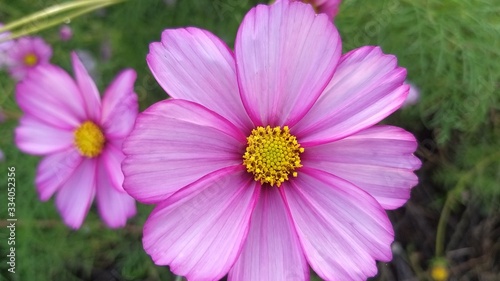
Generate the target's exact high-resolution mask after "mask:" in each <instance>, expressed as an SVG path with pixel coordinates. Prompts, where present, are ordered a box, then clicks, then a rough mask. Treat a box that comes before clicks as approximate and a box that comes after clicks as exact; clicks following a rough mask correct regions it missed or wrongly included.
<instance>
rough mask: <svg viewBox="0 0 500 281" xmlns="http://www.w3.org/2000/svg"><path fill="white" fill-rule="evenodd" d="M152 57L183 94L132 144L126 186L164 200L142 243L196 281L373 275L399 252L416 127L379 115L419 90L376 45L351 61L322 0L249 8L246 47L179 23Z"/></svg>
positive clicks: (159, 108) (159, 75)
mask: <svg viewBox="0 0 500 281" xmlns="http://www.w3.org/2000/svg"><path fill="white" fill-rule="evenodd" d="M147 61H148V64H149V66H150V68H151V71H152V73H153V75H154V76H155V78H156V80H157V81H158V82H159V83H160V85H161V86H162V87H163V88H164V89H165V90H166V91H167V92H168V93H169V95H170V96H171V97H173V98H172V99H168V100H165V101H161V102H159V103H157V104H155V105H153V106H151V107H150V108H149V109H147V110H146V111H144V112H143V113H141V114H140V115H139V116H138V118H137V120H136V124H135V127H134V129H133V130H132V132H131V134H130V135H129V137H127V139H126V140H125V142H124V145H123V149H124V153H125V155H126V158H125V160H124V161H123V164H122V168H123V171H124V174H125V180H124V188H125V190H126V191H127V192H128V193H129V194H130V195H132V196H133V197H134V198H136V199H138V200H139V201H141V202H144V203H148V204H158V205H157V206H156V208H155V209H154V210H153V212H152V213H151V215H150V217H149V218H148V220H147V222H146V224H145V226H144V236H143V244H144V249H145V250H146V252H147V253H148V254H149V255H151V257H152V258H153V260H154V262H155V263H156V264H158V265H169V266H170V269H171V270H172V271H173V272H174V273H175V274H178V275H183V276H186V277H187V278H188V279H189V280H216V279H219V278H222V277H223V276H224V275H226V274H228V273H229V276H228V278H229V280H306V279H308V277H309V266H308V265H310V266H311V267H312V268H313V269H314V270H315V271H316V272H317V274H319V276H321V277H322V278H324V279H328V280H363V279H365V278H366V277H368V276H373V275H375V274H376V272H377V267H376V262H375V261H376V260H381V261H389V260H390V259H391V257H392V253H391V247H390V245H391V242H392V241H393V239H394V234H393V229H392V226H391V223H390V221H389V219H388V217H387V215H386V212H385V210H384V209H395V208H398V207H399V206H401V205H403V204H404V203H405V202H406V201H407V200H408V198H409V197H410V190H411V188H412V187H413V186H415V185H416V184H417V181H418V179H417V177H416V176H415V174H414V173H413V171H414V170H415V169H418V168H419V167H420V161H419V159H418V158H416V157H415V156H414V155H413V152H414V151H415V149H416V146H417V143H416V141H415V138H414V137H413V135H411V134H410V133H408V132H406V131H404V130H403V129H400V128H397V127H393V126H374V125H375V124H376V123H378V122H379V121H380V120H382V119H383V118H385V117H386V116H388V115H389V114H391V113H392V112H394V111H395V110H397V109H398V108H399V107H400V106H401V104H402V103H403V101H404V100H405V98H406V95H407V94H408V85H405V84H404V80H405V77H406V70H405V69H403V68H401V67H398V65H397V61H396V58H395V57H394V56H392V55H386V54H383V53H382V51H381V50H380V48H378V47H362V48H359V49H356V50H353V51H351V52H349V53H347V54H345V55H342V56H341V41H340V37H339V34H338V32H337V30H336V28H335V27H334V25H333V24H332V23H331V21H330V19H329V18H328V17H327V16H326V15H316V14H315V13H314V11H313V9H312V8H311V7H310V6H309V5H305V4H303V3H299V2H292V3H288V2H287V1H281V2H279V3H276V4H274V5H271V6H265V5H259V6H257V7H256V8H254V9H252V10H251V11H250V12H249V13H248V14H247V15H246V17H245V19H244V20H243V23H242V24H241V26H240V28H239V31H238V34H237V37H236V43H235V50H234V52H233V51H231V49H229V48H228V47H227V46H226V45H225V44H224V43H223V42H222V41H221V40H220V39H218V38H217V37H216V36H214V35H213V34H211V33H210V32H208V31H205V30H201V29H197V28H185V29H182V28H181V29H167V30H165V31H164V32H163V34H162V40H161V42H157V43H152V44H151V45H150V52H149V54H148V56H147Z"/></svg>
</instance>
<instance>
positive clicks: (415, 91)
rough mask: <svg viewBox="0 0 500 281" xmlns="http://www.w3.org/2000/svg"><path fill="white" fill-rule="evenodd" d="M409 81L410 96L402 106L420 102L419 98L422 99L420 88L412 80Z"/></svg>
mask: <svg viewBox="0 0 500 281" xmlns="http://www.w3.org/2000/svg"><path fill="white" fill-rule="evenodd" d="M407 83H408V85H410V90H409V91H408V96H407V97H406V100H405V102H404V103H403V106H402V107H408V106H411V105H414V104H416V103H418V100H420V89H419V88H417V86H415V85H414V84H412V83H410V82H407Z"/></svg>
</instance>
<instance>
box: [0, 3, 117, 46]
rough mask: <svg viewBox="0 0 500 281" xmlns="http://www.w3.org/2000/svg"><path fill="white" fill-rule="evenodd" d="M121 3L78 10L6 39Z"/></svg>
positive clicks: (103, 4)
mask: <svg viewBox="0 0 500 281" xmlns="http://www.w3.org/2000/svg"><path fill="white" fill-rule="evenodd" d="M123 1H124V0H112V1H108V2H104V3H102V4H100V5H95V6H91V7H88V8H86V9H81V10H78V11H77V12H74V13H70V14H65V15H64V16H62V17H58V18H55V19H52V20H49V21H47V22H45V23H44V24H43V25H39V26H32V27H29V28H25V29H23V31H21V32H13V33H12V35H11V36H10V37H9V38H8V40H11V39H15V38H19V37H22V36H25V35H28V34H31V33H34V32H36V31H40V30H43V29H46V28H49V27H52V26H55V25H58V24H60V23H62V22H65V21H66V20H68V19H72V18H76V17H79V16H81V15H84V14H86V13H89V12H92V11H94V10H97V9H100V8H104V7H106V6H109V5H113V4H117V3H119V2H123Z"/></svg>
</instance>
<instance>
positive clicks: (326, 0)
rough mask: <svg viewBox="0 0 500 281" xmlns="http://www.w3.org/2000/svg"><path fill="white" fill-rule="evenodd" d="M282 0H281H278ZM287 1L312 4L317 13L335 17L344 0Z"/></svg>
mask: <svg viewBox="0 0 500 281" xmlns="http://www.w3.org/2000/svg"><path fill="white" fill-rule="evenodd" d="M278 1H281V0H277V2H278ZM285 1H300V2H304V3H307V4H311V5H312V6H313V7H314V10H315V11H316V13H318V14H319V13H324V14H327V15H328V16H329V17H330V18H331V19H334V18H335V16H336V15H337V13H338V12H339V6H340V3H341V2H342V0H285Z"/></svg>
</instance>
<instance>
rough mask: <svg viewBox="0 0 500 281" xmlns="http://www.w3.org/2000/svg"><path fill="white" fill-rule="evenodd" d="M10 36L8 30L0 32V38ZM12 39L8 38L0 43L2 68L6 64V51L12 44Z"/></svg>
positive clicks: (0, 66) (0, 65)
mask: <svg viewBox="0 0 500 281" xmlns="http://www.w3.org/2000/svg"><path fill="white" fill-rule="evenodd" d="M0 27H3V24H1V23H0ZM9 36H10V32H3V33H1V34H0V40H2V39H5V38H7V37H9ZM13 44H14V41H12V40H9V41H5V42H3V43H0V69H3V68H4V67H5V66H6V65H7V52H8V50H10V48H11V47H12V46H13Z"/></svg>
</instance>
